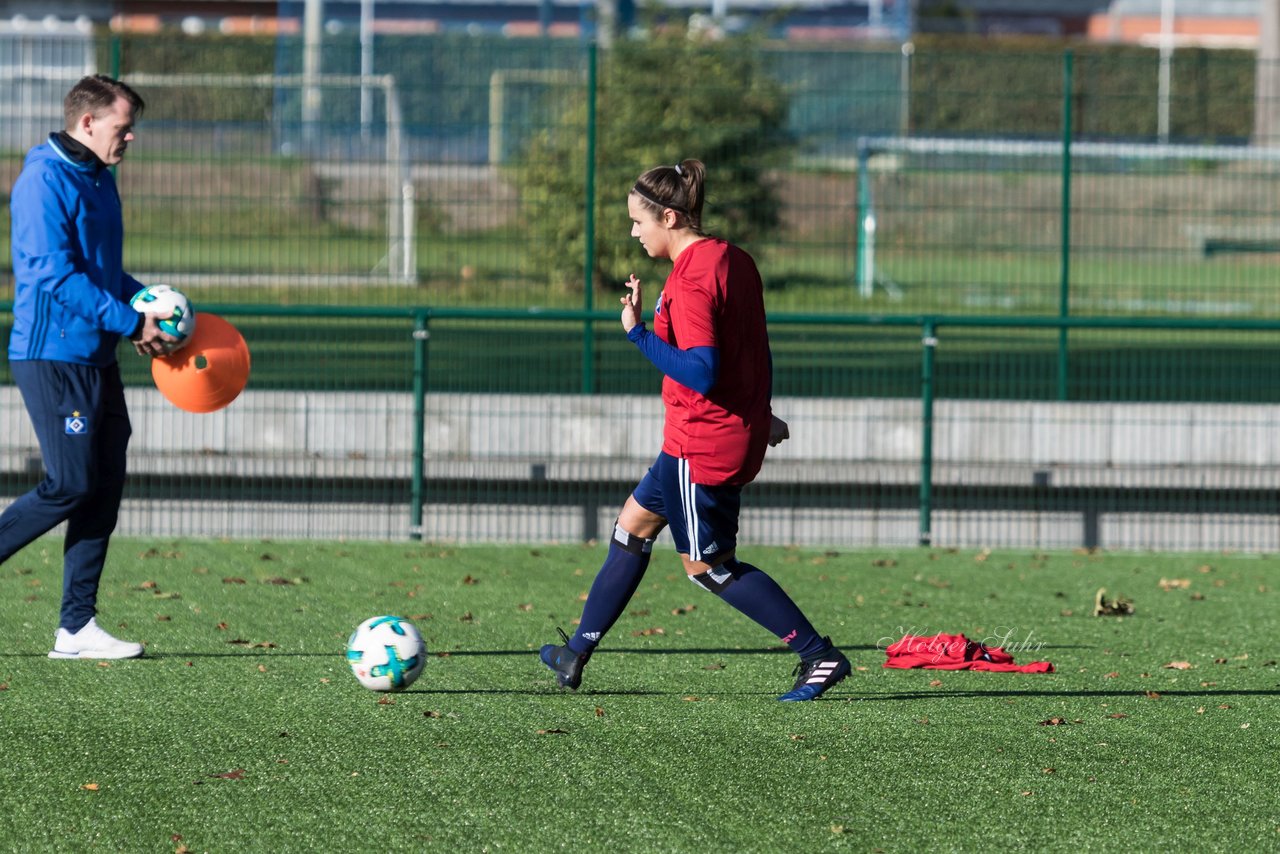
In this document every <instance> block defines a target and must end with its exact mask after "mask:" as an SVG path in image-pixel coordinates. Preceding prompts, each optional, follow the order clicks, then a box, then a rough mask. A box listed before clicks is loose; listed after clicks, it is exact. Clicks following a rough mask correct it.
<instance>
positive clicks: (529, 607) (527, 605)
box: [516, 602, 533, 613]
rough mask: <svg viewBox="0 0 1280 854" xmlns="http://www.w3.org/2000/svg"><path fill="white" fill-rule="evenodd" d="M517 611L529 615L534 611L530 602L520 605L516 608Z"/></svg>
mask: <svg viewBox="0 0 1280 854" xmlns="http://www.w3.org/2000/svg"><path fill="white" fill-rule="evenodd" d="M516 609H517V610H520V611H524V612H525V613H528V612H529V611H532V610H533V605H532V604H531V603H529V602H521V603H520V604H519V605H517V606H516Z"/></svg>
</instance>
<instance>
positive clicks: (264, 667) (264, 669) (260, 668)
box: [258, 664, 267, 673]
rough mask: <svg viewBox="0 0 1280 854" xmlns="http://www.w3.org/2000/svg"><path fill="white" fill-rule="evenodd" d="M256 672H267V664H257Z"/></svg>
mask: <svg viewBox="0 0 1280 854" xmlns="http://www.w3.org/2000/svg"><path fill="white" fill-rule="evenodd" d="M258 672H259V673H266V672H267V665H265V664H259V665H258Z"/></svg>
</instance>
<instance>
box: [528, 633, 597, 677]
mask: <svg viewBox="0 0 1280 854" xmlns="http://www.w3.org/2000/svg"><path fill="white" fill-rule="evenodd" d="M556 631H557V632H559V633H560V640H562V641H564V643H562V644H553V643H549V644H547V645H546V646H544V647H543V648H542V651H541V652H539V653H538V657H539V658H541V659H542V663H543V664H545V665H547V667H550V668H551V669H552V671H554V672H555V674H556V681H557V682H559V683H560V687H561V688H569V689H570V690H573V691H576V690H578V686H579V685H581V684H582V668H583V667H585V666H586V665H587V662H588V661H589V660H590V659H591V653H589V652H583V653H578V652H574V651H573V650H571V649H569V636H568V635H566V634H565V633H564V629H562V628H560V627H559V626H557V627H556Z"/></svg>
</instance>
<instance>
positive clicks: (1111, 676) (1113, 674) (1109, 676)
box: [1103, 670, 1120, 679]
mask: <svg viewBox="0 0 1280 854" xmlns="http://www.w3.org/2000/svg"><path fill="white" fill-rule="evenodd" d="M1119 675H1120V672H1119V671H1117V670H1112V671H1111V672H1110V673H1107V674H1105V675H1104V676H1103V678H1104V679H1115V678H1116V677H1117V676H1119Z"/></svg>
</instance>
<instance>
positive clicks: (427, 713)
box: [422, 709, 440, 718]
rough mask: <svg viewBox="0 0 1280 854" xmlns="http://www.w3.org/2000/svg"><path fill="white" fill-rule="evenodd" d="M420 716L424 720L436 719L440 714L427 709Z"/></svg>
mask: <svg viewBox="0 0 1280 854" xmlns="http://www.w3.org/2000/svg"><path fill="white" fill-rule="evenodd" d="M422 716H423V717H424V718H438V717H440V713H439V712H437V711H433V710H431V709H427V710H426V711H425V712H423V713H422Z"/></svg>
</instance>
